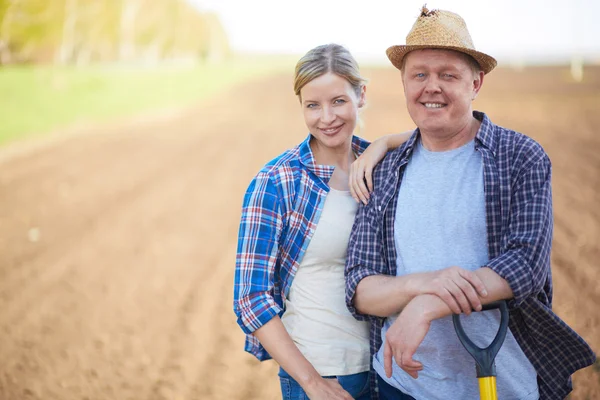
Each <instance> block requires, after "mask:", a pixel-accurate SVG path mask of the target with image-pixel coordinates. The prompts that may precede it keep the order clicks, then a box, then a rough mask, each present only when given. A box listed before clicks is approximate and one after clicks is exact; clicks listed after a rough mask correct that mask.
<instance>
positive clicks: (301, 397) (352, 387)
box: [279, 368, 371, 400]
mask: <svg viewBox="0 0 600 400" xmlns="http://www.w3.org/2000/svg"><path fill="white" fill-rule="evenodd" d="M323 378H331V379H337V380H338V382H339V384H340V385H341V386H342V387H343V388H344V390H346V391H347V392H348V393H350V395H351V396H352V397H354V398H355V399H358V400H369V399H370V398H371V394H370V392H369V372H368V371H365V372H359V373H358V374H352V375H339V376H324V377H323ZM279 383H280V384H281V395H282V398H283V400H309V399H308V396H307V395H306V393H305V392H304V389H302V386H300V384H299V383H298V382H296V381H295V380H294V378H292V377H291V376H290V375H289V374H288V373H287V372H285V371H284V370H283V368H279Z"/></svg>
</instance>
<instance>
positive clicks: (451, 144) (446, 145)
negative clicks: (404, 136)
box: [420, 117, 481, 151]
mask: <svg viewBox="0 0 600 400" xmlns="http://www.w3.org/2000/svg"><path fill="white" fill-rule="evenodd" d="M480 126H481V122H480V121H479V120H477V119H476V118H475V117H473V118H470V119H469V121H468V122H467V123H466V124H465V125H464V126H463V127H462V128H459V129H458V130H456V131H454V132H441V133H438V132H427V131H424V130H421V131H420V132H421V140H422V141H423V146H425V148H426V149H427V150H429V151H448V150H452V149H457V148H459V147H461V146H463V145H465V144H467V143H469V142H470V141H471V140H473V139H474V138H475V136H477V132H478V131H479V127H480Z"/></svg>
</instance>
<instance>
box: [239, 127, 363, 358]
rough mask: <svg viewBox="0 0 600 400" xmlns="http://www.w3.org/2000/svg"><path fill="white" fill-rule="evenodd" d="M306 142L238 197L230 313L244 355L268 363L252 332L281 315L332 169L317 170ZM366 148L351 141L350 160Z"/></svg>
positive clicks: (266, 168) (321, 167)
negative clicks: (239, 206) (243, 335)
mask: <svg viewBox="0 0 600 400" xmlns="http://www.w3.org/2000/svg"><path fill="white" fill-rule="evenodd" d="M310 138H311V135H309V136H308V138H307V139H306V140H305V141H304V142H302V143H301V144H299V145H298V146H296V147H294V148H293V149H291V150H288V151H286V152H285V153H283V154H281V155H280V156H279V157H277V158H275V159H274V160H273V161H271V162H269V163H268V164H267V165H265V166H264V167H263V168H262V170H261V171H260V172H259V173H258V174H257V175H256V177H255V178H254V179H253V180H252V182H251V183H250V186H249V187H248V190H247V191H246V194H245V196H244V204H243V208H242V220H241V223H240V230H239V236H238V247H237V257H236V267H235V283H234V301H233V308H234V312H235V314H236V316H237V322H238V324H239V325H240V327H241V328H242V330H243V331H244V332H245V333H246V345H245V350H246V351H248V352H249V353H251V354H253V355H254V356H256V357H257V358H258V359H259V360H268V359H269V358H271V357H270V356H269V354H268V353H267V351H266V350H265V349H264V348H263V347H262V346H261V345H260V343H259V342H258V339H256V337H254V336H253V335H252V332H254V331H255V330H257V329H258V328H260V327H261V326H263V325H264V324H266V323H267V322H269V321H270V320H271V319H272V318H273V317H275V316H276V315H279V316H280V317H281V315H282V314H283V311H284V304H285V299H286V297H287V296H288V294H289V290H290V287H291V285H292V280H293V279H294V275H295V274H296V271H297V269H298V266H299V265H300V261H301V260H302V257H303V256H304V252H305V251H306V248H307V247H308V243H309V242H310V239H311V238H312V235H313V233H314V232H315V229H316V227H317V223H318V221H319V217H320V215H321V211H322V209H323V204H324V202H325V197H326V196H327V193H328V192H329V186H328V182H329V179H330V178H331V175H332V174H333V170H334V167H332V166H327V165H317V164H316V163H315V159H314V157H313V154H312V151H311V149H310V145H309V141H310ZM368 145H369V142H367V141H365V140H362V139H360V138H358V137H356V136H355V137H354V138H353V139H352V150H353V151H354V152H355V153H356V154H362V152H363V151H364V150H365V149H366V148H367V147H368Z"/></svg>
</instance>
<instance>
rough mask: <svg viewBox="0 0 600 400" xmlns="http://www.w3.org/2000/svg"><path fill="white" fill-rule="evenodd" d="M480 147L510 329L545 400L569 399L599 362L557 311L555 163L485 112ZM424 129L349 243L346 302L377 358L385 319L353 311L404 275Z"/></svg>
mask: <svg viewBox="0 0 600 400" xmlns="http://www.w3.org/2000/svg"><path fill="white" fill-rule="evenodd" d="M473 115H474V116H475V117H476V118H477V119H478V120H480V121H481V127H480V129H479V131H478V133H477V136H476V138H475V149H476V151H479V152H480V153H481V155H482V160H483V177H484V191H485V203H486V204H485V209H486V221H487V237H488V253H489V257H490V261H489V262H488V264H487V267H489V268H491V269H492V270H493V271H495V272H496V273H497V274H498V275H500V276H501V277H502V278H504V279H505V280H506V281H507V282H508V283H509V285H510V287H511V289H512V291H513V294H514V299H512V300H511V301H510V302H509V306H510V309H511V311H510V323H509V326H510V329H511V331H512V333H513V335H514V337H515V339H516V340H517V342H518V343H519V345H520V346H521V348H522V350H523V352H524V353H525V355H526V356H527V358H528V359H529V360H530V361H531V363H532V364H533V366H534V367H535V369H536V371H537V373H538V385H539V390H540V397H541V398H542V399H562V398H564V397H565V396H567V394H568V393H569V392H570V391H571V390H572V384H571V374H573V372H575V371H576V370H578V369H580V368H584V367H586V366H588V365H591V364H592V363H593V362H594V360H595V355H594V353H593V351H592V349H591V348H590V347H589V346H588V345H587V343H586V342H585V341H584V340H583V339H582V338H581V337H580V336H579V335H578V334H577V333H576V332H574V331H573V330H572V329H571V328H570V327H569V326H567V324H566V323H565V322H563V321H562V320H561V319H560V318H559V317H558V316H557V315H556V314H554V313H553V312H552V275H551V270H550V249H551V242H552V224H553V223H552V191H551V182H550V178H551V165H550V159H549V158H548V156H547V155H546V153H545V152H544V150H543V149H542V147H541V146H540V145H539V144H538V143H536V142H535V141H534V140H532V139H531V138H528V137H527V136H525V135H522V134H520V133H518V132H514V131H510V130H508V129H505V128H502V127H500V126H497V125H494V124H493V123H492V122H491V121H490V120H489V118H488V117H487V116H486V115H485V114H483V113H481V112H477V111H476V112H474V113H473ZM419 135H420V133H419V130H418V129H417V130H416V131H415V134H413V136H412V137H411V138H410V139H409V140H408V141H407V142H406V143H405V144H404V145H402V146H401V147H399V148H398V149H396V150H395V151H393V152H391V153H389V154H388V155H387V156H386V158H385V159H384V160H383V161H382V162H381V163H380V164H379V166H378V167H377V168H376V169H375V171H374V175H373V179H374V185H375V192H374V193H373V195H372V196H371V200H370V201H369V203H368V205H366V206H360V207H359V210H358V213H357V216H356V220H355V223H354V227H353V229H352V234H351V236H350V243H349V245H348V258H347V263H346V302H347V304H348V308H349V309H350V311H351V312H352V313H353V314H354V315H355V317H356V318H357V319H362V320H364V319H369V320H370V321H371V334H370V337H371V339H370V340H371V354H372V355H373V354H375V353H376V352H377V350H379V348H380V346H381V327H382V323H383V321H384V319H383V318H378V317H373V316H365V315H361V314H359V313H358V312H357V311H356V309H355V308H354V306H353V298H354V294H355V292H356V287H357V285H358V283H359V282H360V281H361V280H362V279H363V278H365V277H367V276H370V275H379V274H385V275H391V276H396V249H395V245H394V216H395V215H396V203H397V198H398V191H399V188H400V184H401V181H402V175H403V172H404V170H405V168H406V165H407V163H408V161H409V159H410V157H411V154H412V151H413V148H414V147H415V145H416V143H417V139H418V136H419Z"/></svg>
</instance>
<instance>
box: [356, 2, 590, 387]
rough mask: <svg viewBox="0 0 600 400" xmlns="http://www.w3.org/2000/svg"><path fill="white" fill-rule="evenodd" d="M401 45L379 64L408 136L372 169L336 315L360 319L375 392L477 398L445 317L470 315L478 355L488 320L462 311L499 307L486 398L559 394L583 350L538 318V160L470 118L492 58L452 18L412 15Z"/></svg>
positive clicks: (548, 197)
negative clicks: (343, 306)
mask: <svg viewBox="0 0 600 400" xmlns="http://www.w3.org/2000/svg"><path fill="white" fill-rule="evenodd" d="M406 42H407V45H405V46H392V47H390V48H389V49H388V51H387V55H388V57H389V59H390V61H391V62H392V64H394V66H396V67H397V68H398V69H400V70H401V74H402V82H403V85H404V94H405V97H406V102H407V108H408V111H409V114H410V116H411V118H412V119H413V121H414V122H415V124H416V125H417V130H416V131H415V133H414V134H413V136H412V137H411V139H410V140H408V141H407V142H406V144H405V145H403V146H401V147H400V148H398V149H397V150H395V151H393V152H391V153H389V154H388V155H387V156H386V158H385V159H384V160H383V161H382V163H381V164H380V165H379V166H378V167H377V169H376V170H375V172H374V177H373V178H374V186H375V191H374V192H373V194H372V196H371V198H370V200H369V203H368V204H367V205H366V206H364V207H360V209H359V211H358V214H357V217H356V221H355V224H354V228H353V232H352V235H351V238H350V243H349V248H348V258H347V264H346V294H347V296H346V300H347V304H348V308H349V309H350V311H352V312H353V313H354V315H355V316H356V317H357V318H359V319H365V318H369V319H370V320H371V351H372V353H373V354H374V357H373V368H374V369H375V371H376V372H377V379H378V383H379V394H380V397H382V398H384V399H388V398H389V399H392V398H393V399H402V398H406V399H411V398H414V399H441V398H451V399H474V398H478V397H479V390H478V386H477V379H476V377H475V367H474V360H473V359H472V358H471V356H470V355H469V354H468V353H467V351H466V350H465V349H464V348H463V346H462V345H461V343H460V342H459V340H458V338H457V336H456V333H455V332H454V328H453V324H452V319H451V314H452V313H460V312H463V313H465V314H470V315H469V316H465V317H463V325H464V326H465V329H466V330H467V332H468V333H469V335H470V336H471V339H472V340H473V341H474V342H475V343H476V344H477V345H479V346H482V347H485V346H487V344H489V342H490V341H491V340H492V338H493V337H494V336H495V333H496V330H497V327H498V319H499V317H498V316H497V313H496V312H493V311H490V312H481V313H471V310H472V309H474V310H480V309H481V305H482V304H487V303H489V302H492V301H496V300H501V299H506V300H508V304H509V307H510V323H509V332H508V333H507V336H506V339H505V342H504V344H503V346H502V348H501V350H500V352H499V353H498V355H497V357H496V367H497V372H498V377H497V387H498V397H499V398H504V399H537V398H541V399H562V398H564V397H565V396H566V395H567V394H568V393H569V392H570V391H571V390H572V386H571V378H570V376H571V374H572V373H573V372H574V371H576V370H578V369H580V368H583V367H586V366H588V365H590V364H592V363H593V362H594V360H595V355H594V353H593V352H592V350H591V349H590V347H589V346H588V345H587V344H586V343H585V342H584V341H583V339H581V338H580V337H579V336H578V335H577V334H576V333H575V332H574V331H573V330H571V329H570V328H569V327H568V326H567V325H566V324H565V323H564V322H563V321H561V320H560V319H559V318H558V316H556V315H555V314H554V313H553V312H552V311H551V306H552V278H551V271H550V248H551V241H552V194H551V166H550V160H549V158H548V156H547V155H546V153H545V152H544V150H543V149H542V147H541V146H540V145H539V144H537V143H536V142H535V141H533V140H532V139H530V138H528V137H526V136H524V135H522V134H520V133H517V132H514V131H510V130H508V129H505V128H502V127H500V126H497V125H494V124H493V123H492V122H491V121H490V119H489V118H488V117H487V116H486V115H485V114H484V113H481V112H477V111H473V110H472V106H471V102H472V101H473V100H474V99H475V97H476V96H477V94H478V93H479V91H480V89H481V87H482V84H483V81H484V76H485V74H487V73H488V72H490V71H491V70H492V69H493V68H494V67H495V66H496V60H494V59H493V58H492V57H490V56H488V55H486V54H484V53H481V52H478V51H476V50H475V48H474V46H473V44H472V41H471V37H470V35H469V32H468V31H467V28H466V25H465V23H464V21H463V20H462V18H461V17H460V16H458V15H456V14H454V13H451V12H447V11H441V10H434V11H429V10H427V9H426V8H423V10H422V12H421V15H420V16H419V18H418V19H417V21H416V23H415V24H414V26H413V28H412V30H411V32H410V33H409V34H408V36H407V39H406ZM384 318H385V319H384Z"/></svg>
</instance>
